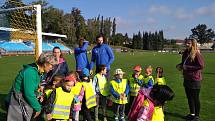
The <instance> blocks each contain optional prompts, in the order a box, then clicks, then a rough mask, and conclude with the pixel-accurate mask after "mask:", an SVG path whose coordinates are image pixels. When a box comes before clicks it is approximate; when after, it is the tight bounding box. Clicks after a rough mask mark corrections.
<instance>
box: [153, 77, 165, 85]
mask: <svg viewBox="0 0 215 121" xmlns="http://www.w3.org/2000/svg"><path fill="white" fill-rule="evenodd" d="M155 81H156V82H157V83H158V85H166V81H165V78H164V77H162V78H156V79H155Z"/></svg>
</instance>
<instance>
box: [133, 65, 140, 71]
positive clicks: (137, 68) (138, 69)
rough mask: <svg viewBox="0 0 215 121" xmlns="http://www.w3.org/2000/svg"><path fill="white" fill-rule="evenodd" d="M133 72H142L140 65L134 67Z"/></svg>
mask: <svg viewBox="0 0 215 121" xmlns="http://www.w3.org/2000/svg"><path fill="white" fill-rule="evenodd" d="M133 70H134V71H142V68H141V66H140V65H136V66H134V68H133Z"/></svg>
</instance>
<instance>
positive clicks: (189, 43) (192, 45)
mask: <svg viewBox="0 0 215 121" xmlns="http://www.w3.org/2000/svg"><path fill="white" fill-rule="evenodd" d="M185 45H186V48H187V50H188V51H189V52H190V57H191V61H194V58H195V56H196V53H197V52H198V51H199V49H198V46H197V41H196V39H187V40H186V41H185Z"/></svg>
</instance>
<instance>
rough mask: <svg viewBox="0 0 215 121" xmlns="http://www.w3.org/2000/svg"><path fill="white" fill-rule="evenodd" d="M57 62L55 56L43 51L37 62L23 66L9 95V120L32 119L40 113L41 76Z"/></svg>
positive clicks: (22, 120)
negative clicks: (39, 92)
mask: <svg viewBox="0 0 215 121" xmlns="http://www.w3.org/2000/svg"><path fill="white" fill-rule="evenodd" d="M55 64H57V59H56V57H55V56H53V55H52V54H48V53H42V54H41V55H40V57H39V58H38V60H37V61H36V62H35V63H32V64H28V65H24V66H23V69H21V70H20V71H19V73H18V74H17V76H16V78H15V81H14V83H13V85H12V88H11V91H10V93H9V95H8V97H9V98H8V114H7V121H15V120H17V121H30V120H31V119H32V118H36V117H37V116H38V115H39V114H40V112H41V105H40V103H39V100H38V98H37V97H38V94H37V90H38V88H39V84H40V81H41V76H42V75H43V74H44V73H48V72H49V71H50V70H52V68H53V65H55ZM33 114H34V115H33Z"/></svg>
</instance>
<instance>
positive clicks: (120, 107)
mask: <svg viewBox="0 0 215 121" xmlns="http://www.w3.org/2000/svg"><path fill="white" fill-rule="evenodd" d="M113 112H114V116H115V120H117V119H118V118H120V119H121V120H123V119H124V115H125V114H124V112H125V104H116V103H114V104H113Z"/></svg>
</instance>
